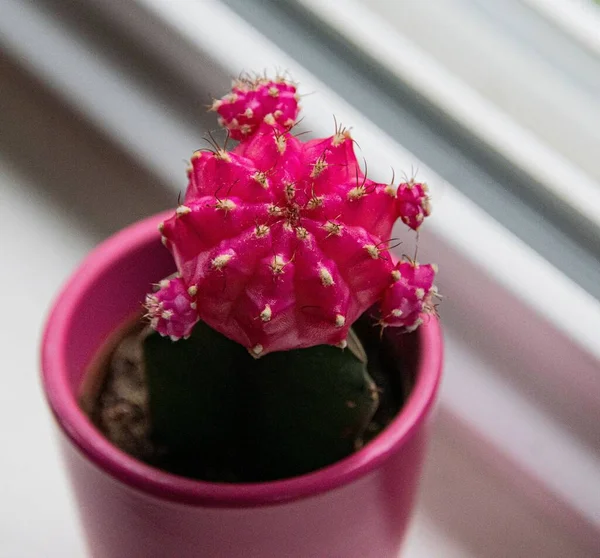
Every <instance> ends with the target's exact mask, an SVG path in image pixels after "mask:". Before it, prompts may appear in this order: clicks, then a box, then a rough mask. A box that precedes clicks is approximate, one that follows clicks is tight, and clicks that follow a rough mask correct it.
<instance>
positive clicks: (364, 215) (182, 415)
mask: <svg viewBox="0 0 600 558" xmlns="http://www.w3.org/2000/svg"><path fill="white" fill-rule="evenodd" d="M298 100H299V95H298V93H297V91H296V86H295V84H293V83H291V82H289V81H287V80H286V79H282V78H278V79H275V80H269V79H266V78H257V79H243V80H239V81H236V82H235V83H234V86H233V89H232V91H231V92H230V93H229V94H227V95H225V96H224V97H223V98H222V99H220V100H216V101H215V102H214V103H213V105H212V109H213V110H214V111H216V112H217V113H218V114H219V123H220V124H221V125H222V126H224V127H225V128H226V129H227V131H228V138H233V139H234V140H237V141H238V142H239V143H238V144H237V145H236V146H235V147H234V148H233V149H231V150H227V148H226V147H220V146H219V145H218V144H217V143H216V142H213V143H214V145H212V146H211V147H212V148H211V149H204V150H198V151H196V152H195V153H194V154H193V155H192V158H191V162H190V165H189V168H188V171H187V175H188V185H187V190H186V192H185V196H184V197H183V200H182V203H181V204H180V205H179V207H177V209H176V211H175V212H174V213H173V215H172V216H171V217H170V218H169V219H167V220H165V221H164V222H162V223H161V224H160V226H159V231H160V235H161V238H162V242H163V244H164V245H165V246H166V248H167V249H168V250H169V251H170V252H171V254H172V255H173V258H174V260H175V264H176V267H177V273H176V274H175V275H173V276H170V277H168V278H165V279H164V280H163V281H161V282H160V283H159V284H158V285H157V286H156V288H155V289H154V291H153V292H151V293H149V294H148V295H147V297H146V304H145V306H146V309H147V319H148V321H149V323H150V326H151V329H152V330H154V333H151V334H147V335H146V336H145V337H144V340H143V351H144V366H145V374H146V377H147V383H148V389H149V398H150V421H151V423H152V427H153V436H154V438H155V440H156V442H157V443H158V444H159V445H161V446H163V447H166V448H168V451H169V452H170V453H169V455H171V456H175V457H173V459H171V461H169V462H167V461H168V460H167V461H165V462H164V463H163V464H162V466H164V467H165V468H170V469H171V470H172V471H175V472H179V473H181V474H185V475H189V476H195V477H200V478H205V479H209V480H218V481H224V480H234V481H235V480H240V479H241V480H243V481H263V480H272V479H278V478H285V477H289V476H295V475H299V474H303V473H306V472H309V471H312V470H315V469H318V468H320V467H323V466H326V465H329V464H331V463H333V462H335V461H337V460H339V459H342V458H343V457H345V456H347V455H349V454H350V453H352V452H353V451H355V450H356V449H357V448H359V447H361V445H362V444H363V443H365V441H366V440H367V439H368V438H369V436H370V435H373V433H376V432H377V428H378V427H374V426H373V417H374V416H375V414H376V412H377V409H378V406H379V402H380V398H382V397H385V394H384V395H383V396H381V391H382V389H383V388H382V386H381V383H380V382H379V383H376V382H374V381H373V379H372V378H371V376H372V375H373V372H372V368H370V367H369V366H370V363H367V362H366V359H365V358H364V351H363V349H362V347H361V343H360V341H358V337H357V336H356V334H355V331H354V329H351V328H353V324H355V322H357V320H358V319H359V318H360V317H361V315H363V314H364V313H365V312H367V311H368V310H369V309H371V308H374V307H375V308H378V309H379V310H378V312H379V314H378V316H377V323H376V326H377V327H378V328H379V329H383V328H386V327H394V328H400V329H401V330H403V331H407V332H409V331H412V330H414V329H415V328H417V327H418V326H419V325H420V324H421V323H422V322H423V320H424V319H426V316H427V314H428V313H431V312H433V304H432V297H434V296H435V295H436V289H435V287H434V285H433V280H434V275H435V266H432V265H420V264H418V263H417V262H416V261H413V260H410V259H408V258H404V259H402V260H401V261H398V259H397V258H394V257H393V256H392V254H391V253H390V245H392V244H394V242H395V241H396V240H397V239H393V238H392V236H393V235H392V227H393V226H394V224H395V223H396V222H397V221H400V223H401V224H404V225H405V226H408V227H409V228H410V229H413V230H418V228H419V227H420V226H421V224H422V223H423V220H424V218H425V217H426V216H427V215H429V213H430V206H429V198H428V193H427V186H426V185H425V184H423V183H417V182H415V181H414V180H408V181H406V182H404V183H401V184H397V185H394V184H383V183H378V182H375V181H373V180H371V179H369V178H368V177H367V176H366V174H365V172H364V171H363V169H362V168H361V165H360V164H359V163H358V161H357V158H356V155H355V150H354V147H355V145H354V141H353V139H352V137H351V135H350V131H349V130H348V129H345V128H343V127H341V126H338V125H337V124H336V127H335V130H334V133H333V134H332V135H331V136H330V137H326V138H322V139H321V138H319V139H310V140H307V141H303V139H301V138H300V137H299V136H297V135H295V125H296V119H297V116H298V112H299V105H298ZM225 145H227V142H225ZM372 329H373V328H372ZM348 345H350V347H348ZM375 375H376V374H375ZM384 383H385V382H384ZM380 396H381V397H380ZM198 463H202V465H201V466H198V465H197V464H198Z"/></svg>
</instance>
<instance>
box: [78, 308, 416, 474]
mask: <svg viewBox="0 0 600 558" xmlns="http://www.w3.org/2000/svg"><path fill="white" fill-rule="evenodd" d="M374 325H375V323H374V319H373V318H371V317H370V313H366V314H365V315H363V316H362V317H361V318H360V319H359V320H358V321H357V322H356V324H355V325H354V330H355V332H356V333H357V335H358V337H359V338H360V340H361V342H362V344H363V347H364V349H365V352H366V354H367V358H368V372H369V374H370V376H371V378H372V379H373V381H374V382H375V383H376V385H377V389H378V391H379V407H378V410H377V412H376V414H375V415H374V417H373V419H372V421H371V422H370V424H369V426H368V429H367V432H366V434H365V440H364V441H365V443H368V441H369V440H371V439H373V438H374V437H375V436H377V434H379V433H380V432H381V431H382V430H383V429H384V428H385V427H386V426H387V425H388V424H389V423H390V422H391V421H392V420H393V418H394V417H395V416H396V415H397V413H398V412H399V410H400V409H401V408H402V405H403V404H404V402H405V401H406V398H407V397H408V395H409V393H410V390H411V388H412V384H413V380H414V378H413V370H414V368H415V363H414V355H415V354H416V352H417V351H416V350H415V348H416V343H417V342H418V336H417V335H415V334H399V333H398V332H397V331H389V330H385V331H384V332H383V335H382V332H381V331H380V328H378V327H374ZM147 334H148V329H147V326H145V323H144V321H143V320H142V319H140V317H139V316H136V317H135V319H133V320H131V321H129V322H128V323H127V324H126V325H125V326H124V327H122V328H121V329H119V330H118V331H116V332H115V334H114V335H113V336H112V338H111V339H109V341H107V343H106V344H105V345H104V346H103V347H102V348H101V350H100V351H99V352H98V355H97V356H96V358H95V359H94V360H93V364H92V366H90V368H89V370H88V372H87V373H86V376H85V381H84V383H83V386H82V391H81V396H80V405H81V408H82V409H83V410H84V412H86V414H87V415H88V416H89V417H90V419H91V420H92V422H93V423H94V424H95V425H96V427H97V428H98V429H99V430H100V431H101V432H102V433H103V435H104V436H106V438H108V439H109V440H110V441H111V442H112V443H113V444H114V445H115V446H117V447H118V448H120V449H121V450H122V451H124V452H126V453H128V454H129V455H131V456H133V457H135V458H136V459H139V460H140V461H143V462H145V463H147V464H149V465H152V466H155V467H157V468H160V469H163V470H165V471H168V472H171V473H175V474H180V475H183V476H189V477H192V478H196V479H201V480H207V481H214V482H247V481H248V479H241V478H239V475H237V474H236V473H234V472H233V471H230V470H228V469H227V467H226V466H217V467H215V465H214V463H213V464H212V465H210V466H206V467H198V463H197V462H195V463H193V464H190V463H186V462H185V460H182V459H180V458H179V457H176V456H174V455H172V452H170V451H169V448H168V447H163V446H161V445H159V444H157V443H156V441H155V440H154V439H153V436H152V423H151V419H150V412H149V394H148V386H147V382H146V377H145V372H144V363H143V353H142V343H143V339H144V337H145V336H146V335H147Z"/></svg>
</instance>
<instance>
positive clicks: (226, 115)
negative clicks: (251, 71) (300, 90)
mask: <svg viewBox="0 0 600 558" xmlns="http://www.w3.org/2000/svg"><path fill="white" fill-rule="evenodd" d="M213 109H214V110H216V111H217V112H218V113H219V116H220V117H221V118H220V123H221V124H222V125H223V126H224V127H225V128H227V129H228V130H229V135H230V136H231V137H232V138H233V139H235V140H243V139H246V138H248V137H250V136H251V135H253V134H254V132H256V130H257V129H258V128H259V126H260V125H261V123H262V122H263V121H265V120H266V121H267V122H268V123H271V124H275V123H277V124H278V125H279V126H281V127H282V128H284V129H285V130H289V129H290V128H291V127H292V126H293V125H294V124H295V123H296V118H297V116H298V110H299V107H298V95H297V93H296V86H295V85H294V84H293V83H290V82H289V81H286V80H284V79H276V80H269V79H265V78H258V79H253V80H251V79H244V80H238V81H236V82H234V85H233V88H232V90H231V93H229V94H227V95H225V96H224V97H223V98H222V99H219V100H216V101H215V102H214V103H213Z"/></svg>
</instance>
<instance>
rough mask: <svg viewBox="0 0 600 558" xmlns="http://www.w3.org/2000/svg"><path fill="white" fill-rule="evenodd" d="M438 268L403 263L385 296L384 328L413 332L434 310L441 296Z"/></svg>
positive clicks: (382, 313)
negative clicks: (437, 284) (437, 285)
mask: <svg viewBox="0 0 600 558" xmlns="http://www.w3.org/2000/svg"><path fill="white" fill-rule="evenodd" d="M435 273H436V266H435V265H420V264H418V263H416V262H414V263H413V262H407V261H403V262H400V263H399V264H398V265H397V266H396V267H395V268H394V270H393V271H392V281H393V282H392V284H391V285H390V286H389V287H388V289H387V290H386V291H385V293H384V295H383V301H382V303H381V325H382V326H384V327H387V326H392V327H401V328H404V329H405V330H406V331H413V330H414V329H416V328H417V327H418V326H419V325H421V323H422V318H421V315H422V314H423V313H426V314H428V313H432V312H433V311H434V309H433V306H432V302H431V299H432V297H433V296H435V294H436V293H437V290H436V288H435V286H434V285H433V280H434V278H435Z"/></svg>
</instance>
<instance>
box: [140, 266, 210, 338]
mask: <svg viewBox="0 0 600 558" xmlns="http://www.w3.org/2000/svg"><path fill="white" fill-rule="evenodd" d="M195 292H196V291H195V289H194V288H191V289H188V288H187V287H186V285H185V283H184V282H183V280H182V279H181V277H175V278H173V279H164V280H163V281H161V282H160V283H159V289H158V290H157V291H156V292H155V293H152V294H148V295H146V302H145V306H146V310H147V311H148V314H147V315H148V317H149V318H150V324H151V325H152V327H153V328H154V329H155V330H156V331H158V332H159V333H160V334H161V335H163V336H166V335H168V336H169V337H170V338H171V339H172V340H173V341H176V340H178V339H181V338H182V337H183V338H186V337H189V335H190V333H191V331H192V328H193V327H194V325H195V324H196V322H197V321H198V310H197V307H196V301H195V296H192V294H191V293H195Z"/></svg>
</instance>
